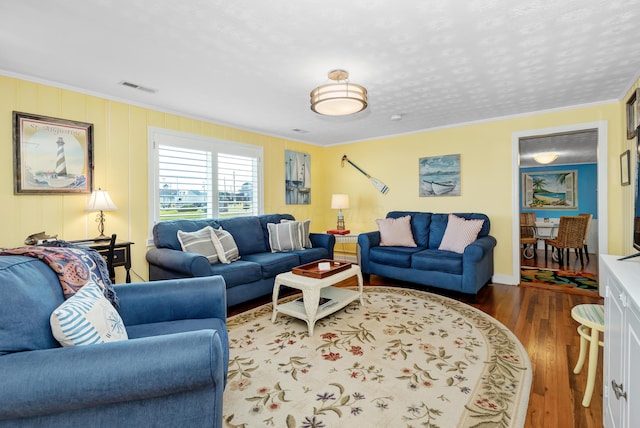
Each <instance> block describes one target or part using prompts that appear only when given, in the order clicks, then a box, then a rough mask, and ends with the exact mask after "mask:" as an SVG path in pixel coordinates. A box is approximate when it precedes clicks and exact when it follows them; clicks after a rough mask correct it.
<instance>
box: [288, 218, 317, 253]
mask: <svg viewBox="0 0 640 428" xmlns="http://www.w3.org/2000/svg"><path fill="white" fill-rule="evenodd" d="M289 222H292V223H297V224H298V227H299V228H300V238H301V239H302V246H303V247H304V248H313V245H312V244H311V239H310V238H309V234H310V233H311V232H310V230H311V220H304V221H295V220H287V219H282V220H280V223H289Z"/></svg>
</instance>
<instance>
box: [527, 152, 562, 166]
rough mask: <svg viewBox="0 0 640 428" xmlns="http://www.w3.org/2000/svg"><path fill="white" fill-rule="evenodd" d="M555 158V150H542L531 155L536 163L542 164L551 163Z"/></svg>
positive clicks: (556, 157) (556, 155)
mask: <svg viewBox="0 0 640 428" xmlns="http://www.w3.org/2000/svg"><path fill="white" fill-rule="evenodd" d="M556 159H558V154H557V153H555V152H543V153H536V154H535V155H533V160H535V161H536V162H538V163H541V164H542V165H546V164H548V163H551V162H553V161H554V160H556Z"/></svg>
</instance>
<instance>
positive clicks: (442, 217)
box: [429, 213, 491, 248]
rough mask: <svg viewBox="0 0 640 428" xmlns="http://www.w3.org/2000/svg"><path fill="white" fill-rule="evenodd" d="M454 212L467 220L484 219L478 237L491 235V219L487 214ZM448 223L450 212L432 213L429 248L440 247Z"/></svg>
mask: <svg viewBox="0 0 640 428" xmlns="http://www.w3.org/2000/svg"><path fill="white" fill-rule="evenodd" d="M453 214H455V215H456V216H457V217H460V218H463V219H465V220H484V223H483V224H482V228H481V229H480V233H478V237H479V238H481V237H483V236H487V235H489V229H490V227H491V222H490V221H489V217H487V216H486V215H485V214H477V213H453ZM447 223H449V214H431V225H430V226H429V248H438V247H440V242H442V237H443V236H444V232H445V230H446V229H447Z"/></svg>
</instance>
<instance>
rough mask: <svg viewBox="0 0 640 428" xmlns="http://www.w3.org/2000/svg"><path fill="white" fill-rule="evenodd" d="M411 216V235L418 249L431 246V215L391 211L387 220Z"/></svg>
mask: <svg viewBox="0 0 640 428" xmlns="http://www.w3.org/2000/svg"><path fill="white" fill-rule="evenodd" d="M405 216H411V233H412V234H413V240H414V241H415V243H416V245H417V246H418V247H428V246H429V226H430V225H431V213H424V212H418V211H390V212H389V213H387V218H400V217H405Z"/></svg>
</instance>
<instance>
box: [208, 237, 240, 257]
mask: <svg viewBox="0 0 640 428" xmlns="http://www.w3.org/2000/svg"><path fill="white" fill-rule="evenodd" d="M213 232H214V233H213V246H214V247H216V252H217V253H218V259H219V260H220V261H221V262H222V263H225V264H229V263H231V262H235V261H236V260H238V259H240V251H238V245H237V244H236V240H235V239H233V236H231V234H230V233H229V232H227V231H226V230H223V229H222V228H220V229H213Z"/></svg>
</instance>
